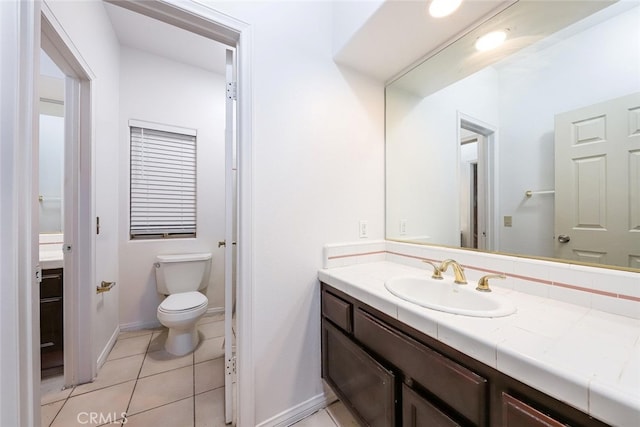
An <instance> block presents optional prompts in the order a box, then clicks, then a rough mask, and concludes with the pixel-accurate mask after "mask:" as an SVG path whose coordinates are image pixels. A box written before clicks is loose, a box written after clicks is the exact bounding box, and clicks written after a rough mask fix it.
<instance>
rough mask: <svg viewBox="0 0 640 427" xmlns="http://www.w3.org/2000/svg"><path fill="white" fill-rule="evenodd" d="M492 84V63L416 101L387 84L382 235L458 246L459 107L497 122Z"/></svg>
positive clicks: (494, 83) (494, 82) (494, 81)
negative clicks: (403, 232)
mask: <svg viewBox="0 0 640 427" xmlns="http://www.w3.org/2000/svg"><path fill="white" fill-rule="evenodd" d="M497 89H498V76H497V74H496V72H495V70H494V69H492V68H487V69H485V70H483V71H481V72H478V73H476V74H474V75H471V76H469V77H467V78H465V79H463V80H461V81H459V82H458V83H456V84H454V85H451V86H449V87H447V88H445V89H443V90H441V91H439V92H436V93H435V94H433V95H431V96H429V97H427V98H424V99H421V100H420V99H419V98H417V97H415V96H413V95H410V94H407V93H406V92H401V91H398V90H395V89H389V88H388V89H387V106H388V109H387V111H389V114H388V116H387V129H386V132H387V237H389V238H400V239H408V238H412V237H413V238H415V237H417V238H422V237H423V236H429V239H428V240H426V241H427V242H432V243H438V244H445V245H453V246H459V244H460V215H459V209H460V207H459V200H460V195H459V186H458V182H459V175H458V169H459V166H458V164H459V160H458V151H459V142H458V138H457V132H458V112H460V113H464V114H465V115H467V116H470V117H473V118H474V119H477V120H480V121H482V122H484V123H487V124H490V125H493V126H497V124H498V122H499V114H498V96H497ZM401 219H407V234H406V235H399V234H398V230H399V222H400V220H401Z"/></svg>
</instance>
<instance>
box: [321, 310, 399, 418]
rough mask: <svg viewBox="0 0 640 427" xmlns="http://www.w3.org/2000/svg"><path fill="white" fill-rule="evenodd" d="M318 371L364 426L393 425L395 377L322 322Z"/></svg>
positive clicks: (327, 323) (338, 332) (346, 338)
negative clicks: (319, 366)
mask: <svg viewBox="0 0 640 427" xmlns="http://www.w3.org/2000/svg"><path fill="white" fill-rule="evenodd" d="M322 330H323V333H322V368H323V369H322V374H323V378H324V379H325V380H326V381H327V383H328V384H329V385H330V386H331V388H332V389H333V391H334V392H335V393H336V394H337V395H338V397H339V398H340V399H341V400H342V401H343V403H344V404H345V406H346V407H347V408H349V410H350V411H351V412H352V413H353V415H354V416H356V417H357V418H359V419H360V421H361V423H363V424H364V425H368V426H372V427H393V426H395V377H394V375H393V373H392V372H390V371H388V370H387V369H385V368H384V367H383V366H382V365H380V364H379V363H378V362H376V361H375V360H374V359H373V358H372V357H371V356H369V355H368V354H366V353H365V352H364V351H363V350H362V349H361V348H360V347H358V345H356V344H355V343H354V342H353V341H351V340H350V339H349V338H348V337H347V336H345V335H344V334H343V333H342V332H340V331H339V330H338V329H337V328H335V327H334V326H333V325H331V324H330V323H329V322H327V321H326V320H324V319H323V321H322Z"/></svg>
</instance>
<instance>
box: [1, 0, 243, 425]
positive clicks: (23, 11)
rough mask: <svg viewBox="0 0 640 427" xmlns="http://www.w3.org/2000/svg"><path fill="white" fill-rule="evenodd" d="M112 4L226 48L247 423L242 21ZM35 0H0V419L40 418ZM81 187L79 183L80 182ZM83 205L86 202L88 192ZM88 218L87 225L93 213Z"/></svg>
mask: <svg viewBox="0 0 640 427" xmlns="http://www.w3.org/2000/svg"><path fill="white" fill-rule="evenodd" d="M117 4H118V5H120V6H126V7H127V8H129V9H131V10H134V11H136V12H139V13H142V14H145V15H147V16H150V17H153V18H156V19H159V20H161V21H164V22H167V23H169V24H172V25H176V26H179V27H181V28H183V29H186V30H189V31H193V32H195V33H198V34H201V35H204V36H206V37H209V38H212V39H214V40H217V41H219V42H222V43H225V44H227V45H229V46H232V47H235V48H236V52H237V58H238V94H237V97H238V103H237V106H238V111H237V113H238V117H237V130H238V135H237V138H238V139H237V141H238V228H239V231H238V236H237V237H238V239H237V241H238V245H237V247H238V278H237V280H238V282H237V308H238V310H237V317H236V319H237V330H238V341H237V348H238V353H237V354H238V356H237V366H238V374H237V387H238V391H237V395H238V402H237V404H238V405H237V408H238V425H240V426H244V425H255V411H254V406H255V395H254V394H253V387H252V385H253V377H254V370H253V349H252V342H253V339H252V337H253V331H252V323H253V321H252V318H253V310H252V306H253V299H252V288H253V269H252V267H253V263H254V261H253V259H254V257H253V234H252V229H253V227H252V225H253V216H252V206H251V202H252V189H253V176H252V164H253V154H252V103H251V100H252V87H251V57H252V54H251V52H252V28H251V27H250V25H249V24H247V23H245V22H242V21H240V20H237V19H235V18H233V17H230V16H228V15H225V14H223V13H220V12H218V11H216V10H215V9H212V8H211V7H209V6H207V5H203V4H200V3H195V2H184V1H180V0H155V1H139V0H134V1H131V2H117ZM41 6H42V3H41V2H39V1H35V2H21V1H10V2H0V23H1V24H2V25H1V26H0V28H2V38H1V39H2V40H1V41H0V55H1V57H2V59H3V60H2V73H0V89H1V93H2V98H1V99H2V113H3V124H2V128H1V130H0V132H1V136H2V145H1V147H2V150H1V151H0V156H1V157H0V165H1V166H2V175H0V179H2V184H3V185H2V188H1V190H0V192H1V195H2V201H3V203H2V207H1V208H0V226H2V227H1V229H2V233H3V234H2V242H1V243H0V268H1V270H2V277H3V282H2V288H3V298H2V299H0V334H1V335H0V339H2V342H3V343H5V344H8V345H7V346H5V347H9V348H10V350H9V351H6V354H5V351H4V350H3V357H2V359H1V362H0V373H1V374H0V375H1V378H0V391H1V393H2V394H3V395H5V396H16V398H15V399H12V401H10V402H9V401H7V399H3V400H2V403H1V404H2V406H1V407H0V424H2V425H38V424H39V422H40V421H39V420H40V399H39V395H40V390H39V383H40V381H39V365H40V364H39V353H40V348H39V345H38V344H39V339H38V337H36V336H35V335H36V334H35V333H34V330H35V328H36V326H35V325H36V324H37V322H39V313H37V311H35V310H34V307H37V306H38V301H37V297H38V292H37V291H35V290H36V286H39V283H38V280H37V275H38V247H37V245H34V244H33V242H34V240H33V239H34V237H35V236H36V235H37V234H38V224H37V214H36V215H34V213H35V212H37V197H33V195H34V194H35V191H34V188H35V187H34V185H35V182H37V180H34V178H37V158H36V159H35V160H34V154H33V150H34V136H37V130H35V126H37V111H38V109H37V103H36V95H37V90H36V84H37V76H38V74H39V69H38V64H39V53H40V31H41V29H40V20H41V9H42V7H41ZM15 58H18V61H15ZM5 59H6V61H5ZM10 60H12V61H10ZM25 76H26V78H25ZM5 112H7V118H8V119H9V120H8V124H7V125H5V124H4V119H5ZM36 144H37V143H36ZM35 147H36V148H37V145H35ZM34 161H35V165H34ZM85 178H86V177H85ZM5 184H7V185H5ZM85 184H86V183H85ZM80 185H81V186H83V184H80ZM89 185H90V186H91V184H89ZM83 188H85V189H86V187H84V186H83ZM90 198H91V199H92V198H93V195H92V196H91V197H90ZM5 202H6V203H5ZM91 206H92V209H93V200H92V205H91ZM84 214H86V213H84ZM88 218H89V219H90V220H91V223H92V224H93V220H94V216H93V215H91V216H88ZM5 230H6V231H5ZM5 234H6V236H5ZM91 241H92V245H93V246H92V247H95V234H94V233H92V232H91ZM91 283H93V281H92V282H91ZM26 284H28V285H29V286H26ZM88 288H89V289H90V288H91V286H89V287H88ZM87 305H89V304H87Z"/></svg>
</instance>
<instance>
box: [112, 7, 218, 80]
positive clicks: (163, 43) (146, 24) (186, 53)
mask: <svg viewBox="0 0 640 427" xmlns="http://www.w3.org/2000/svg"><path fill="white" fill-rule="evenodd" d="M103 4H104V7H105V9H106V11H107V14H108V15H109V19H110V20H111V25H112V26H113V29H114V31H115V33H116V36H117V37H118V40H119V42H120V44H121V45H122V46H127V47H130V48H133V49H138V50H141V51H144V52H148V53H152V54H154V55H158V56H162V57H165V58H168V59H172V60H174V61H177V62H181V63H184V64H188V65H192V66H194V67H199V68H203V69H205V70H208V71H211V72H214V73H217V74H222V75H224V73H225V50H226V48H227V46H226V45H224V44H222V43H219V42H217V41H215V40H211V39H208V38H206V37H203V36H200V35H198V34H195V33H192V32H190V31H186V30H183V29H181V28H178V27H175V26H173V25H169V24H166V23H164V22H161V21H158V20H156V19H153V18H149V17H148V16H145V15H141V14H139V13H136V12H133V11H130V10H128V9H125V8H123V7H120V6H117V5H114V4H111V3H106V2H104V3H103Z"/></svg>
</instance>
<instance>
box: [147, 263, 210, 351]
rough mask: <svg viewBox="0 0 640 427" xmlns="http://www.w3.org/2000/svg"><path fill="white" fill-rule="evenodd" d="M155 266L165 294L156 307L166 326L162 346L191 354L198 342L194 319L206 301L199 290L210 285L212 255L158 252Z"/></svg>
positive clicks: (157, 284)
mask: <svg viewBox="0 0 640 427" xmlns="http://www.w3.org/2000/svg"><path fill="white" fill-rule="evenodd" d="M154 266H155V270H156V286H157V289H158V292H159V293H161V294H163V295H166V296H167V297H166V298H165V299H164V301H162V303H161V304H160V305H159V306H158V320H159V321H160V323H162V324H163V325H164V326H166V327H167V328H169V336H168V337H167V341H166V343H165V345H164V348H165V349H166V350H167V351H168V352H169V353H171V354H173V355H176V356H182V355H185V354H188V353H191V352H192V351H193V350H194V349H195V348H196V346H197V345H198V330H197V328H196V322H197V321H198V319H200V318H201V317H202V316H203V315H204V314H205V313H206V311H207V305H208V303H209V300H208V299H207V297H206V296H205V295H204V294H203V293H201V292H199V291H204V290H205V289H206V288H207V286H208V284H209V274H210V273H211V254H209V253H195V254H179V255H158V256H157V257H156V262H155V264H154Z"/></svg>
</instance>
